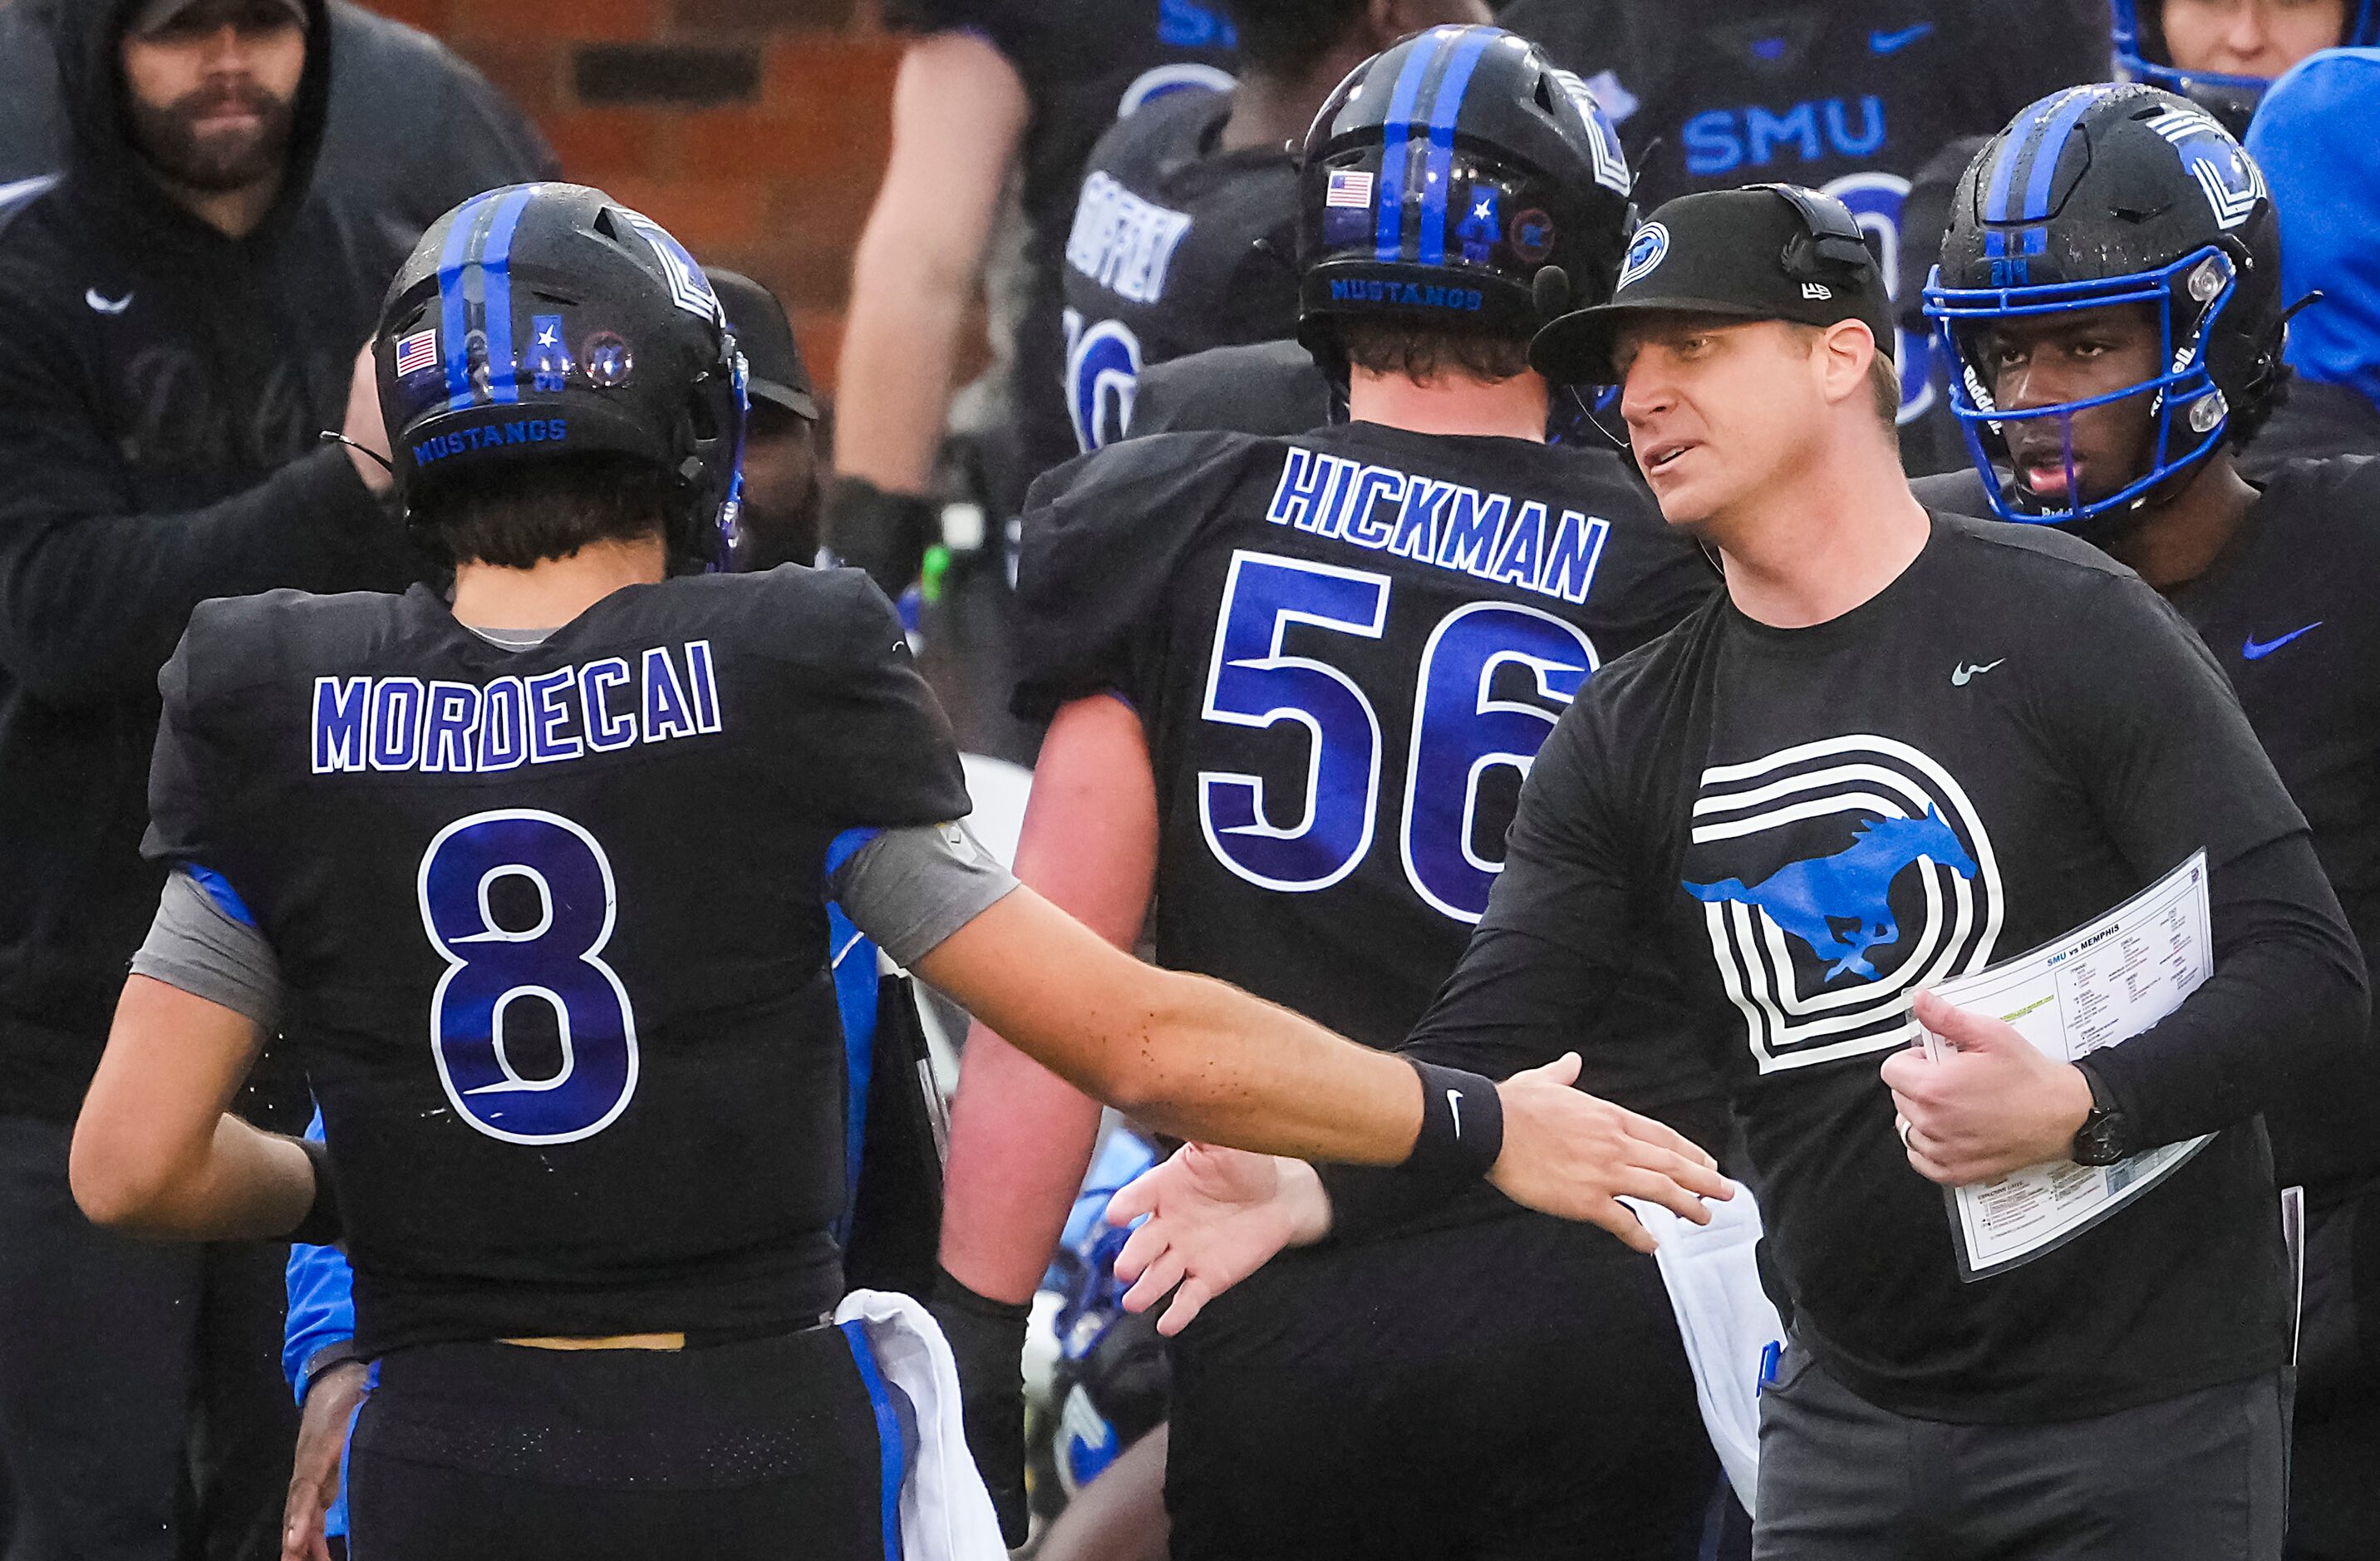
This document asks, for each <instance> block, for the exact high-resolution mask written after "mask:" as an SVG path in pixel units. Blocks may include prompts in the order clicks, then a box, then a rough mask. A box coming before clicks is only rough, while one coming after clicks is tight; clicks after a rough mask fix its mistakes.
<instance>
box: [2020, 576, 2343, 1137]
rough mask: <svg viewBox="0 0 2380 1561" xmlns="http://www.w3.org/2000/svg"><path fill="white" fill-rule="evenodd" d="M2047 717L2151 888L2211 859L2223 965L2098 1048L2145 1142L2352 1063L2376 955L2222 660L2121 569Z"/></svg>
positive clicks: (2213, 1125) (2197, 1127) (2263, 1103)
mask: <svg viewBox="0 0 2380 1561" xmlns="http://www.w3.org/2000/svg"><path fill="white" fill-rule="evenodd" d="M2098 595H2099V598H2100V600H2099V601H2098V602H2097V603H2096V604H2095V611H2094V613H2093V615H2092V621H2093V626H2094V635H2093V639H2092V642H2091V643H2090V644H2088V645H2087V646H2082V647H2078V648H2077V649H2078V650H2079V651H2080V652H2082V653H2080V654H2076V655H2072V656H2068V657H2062V658H2059V665H2061V666H2063V667H2066V668H2068V669H2069V670H2068V671H2067V672H2066V673H2065V674H2064V675H2063V677H2062V678H2061V680H2060V681H2059V682H2058V683H2057V684H2056V685H2054V686H2053V688H2052V689H2051V690H2050V691H2049V697H2050V698H2051V700H2052V701H2053V703H2054V708H2053V709H2052V710H2051V711H2049V712H2047V714H2048V715H2049V717H2050V719H2051V721H2052V722H2053V724H2054V726H2056V727H2057V728H2058V729H2061V730H2062V738H2061V740H2062V742H2063V743H2064V744H2066V745H2068V746H2069V749H2070V751H2071V752H2073V753H2074V754H2076V755H2077V760H2076V763H2077V775H2078V778H2079V779H2080V780H2081V781H2082V782H2083V786H2084V787H2085V788H2086V789H2087V790H2088V792H2089V794H2090V796H2091V799H2092V802H2093V805H2094V806H2095V808H2096V809H2097V811H2098V812H2099V814H2100V816H2101V818H2102V819H2103V820H2104V821H2105V823H2106V824H2107V831H2108V834H2109V835H2111V836H2112V837H2113V838H2114V840H2115V841H2116V843H2117V846H2118V848H2119V849H2120V850H2122V851H2123V853H2124V855H2125V857H2126V859H2127V860H2129V861H2131V864H2132V865H2133V867H2134V868H2135V870H2137V871H2138V872H2140V874H2141V875H2142V877H2143V879H2144V880H2145V879H2147V878H2149V877H2151V876H2154V875H2155V874H2159V873H2163V872H2168V871H2169V870H2170V869H2171V868H2172V867H2173V866H2174V865H2175V864H2176V863H2178V862H2180V861H2181V860H2184V859H2186V858H2187V857H2188V856H2189V855H2190V853H2191V852H2192V851H2193V850H2196V849H2199V848H2204V849H2205V851H2206V860H2207V868H2208V880H2207V893H2208V896H2209V900H2210V908H2211V909H2212V911H2213V914H2214V927H2213V932H2214V939H2215V973H2214V974H2213V975H2212V976H2210V977H2209V978H2208V979H2207V981H2206V982H2205V984H2204V985H2203V986H2201V987H2200V988H2199V989H2198V990H2197V991H2196V992H2194V993H2192V994H2191V995H2190V997H2189V998H2188V999H2187V1000H2186V1001H2184V1002H2183V1004H2182V1005H2181V1006H2180V1007H2179V1008H2177V1009H2175V1010H2174V1012H2173V1013H2172V1014H2171V1015H2169V1016H2168V1017H2167V1018H2165V1019H2164V1020H2163V1021H2162V1022H2161V1023H2159V1024H2157V1025H2155V1026H2154V1027H2153V1028H2151V1029H2150V1030H2148V1031H2144V1032H2143V1033H2142V1034H2140V1035H2137V1036H2135V1037H2133V1038H2132V1039H2131V1040H2130V1041H2126V1042H2124V1043H2120V1044H2119V1045H2116V1046H2112V1047H2109V1048H2107V1049H2106V1050H2104V1051H2101V1052H2098V1053H2095V1054H2094V1055H2093V1057H2092V1063H2091V1066H2092V1070H2093V1071H2094V1072H2095V1073H2096V1074H2097V1075H2098V1076H2099V1078H2100V1079H2102V1080H2103V1081H2104V1082H2105V1083H2106V1084H2107V1086H2108V1088H2109V1089H2110V1090H2112V1091H2114V1093H2115V1095H2116V1098H2117V1100H2118V1102H2119V1104H2121V1105H2122V1106H2123V1108H2124V1109H2125V1111H2126V1113H2127V1114H2128V1115H2129V1116H2131V1121H2132V1125H2133V1128H2134V1129H2135V1131H2136V1132H2137V1133H2138V1135H2139V1141H2140V1143H2141V1144H2142V1146H2143V1147H2144V1148H2145V1147H2149V1146H2152V1145H2155V1144H2160V1143H2172V1142H2175V1141H2178V1140H2182V1139H2189V1138H2195V1137H2196V1136H2198V1135H2199V1134H2201V1133H2208V1132H2213V1131H2215V1130H2216V1129H2217V1128H2226V1127H2229V1126H2231V1125H2233V1124H2235V1123H2239V1122H2244V1121H2246V1120H2247V1119H2248V1118H2249V1117H2251V1116H2255V1115H2257V1114H2258V1113H2260V1112H2262V1111H2264V1110H2265V1109H2266V1108H2267V1107H2268V1106H2270V1105H2272V1104H2274V1103H2275V1102H2276V1101H2279V1100H2283V1099H2286V1098H2288V1097H2289V1091H2293V1090H2298V1089H2302V1088H2305V1087H2307V1086H2308V1085H2309V1084H2310V1083H2313V1082H2314V1081H2318V1080H2319V1079H2322V1078H2323V1077H2324V1076H2325V1074H2326V1073H2329V1072H2332V1071H2334V1070H2337V1069H2339V1068H2342V1067H2346V1066H2348V1065H2349V1064H2350V1063H2351V1062H2352V1061H2353V1059H2354V1055H2355V1054H2354V1048H2357V1047H2360V1046H2362V1045H2365V1044H2367V1043H2368V1042H2367V1040H2366V1036H2365V1005H2366V998H2365V991H2364V983H2365V974H2364V970H2363V957H2362V953H2361V951H2360V950H2359V949H2358V948H2357V946H2356V944H2355V940H2354V938H2353V936H2352V935H2351V934H2350V933H2349V931H2348V927H2347V919H2346V917H2345V915H2344V914H2343V913H2342V912H2341V911H2340V909H2339V907H2338V896H2337V895H2335V894H2334V893H2333V892H2332V890H2331V887H2330V883H2329V881H2328V880H2327V879H2326V878H2325V877H2324V876H2323V872H2322V868H2321V864H2320V863H2319V862H2318V861H2317V860H2316V859H2315V857H2314V852H2313V845H2312V843H2311V841H2310V840H2309V838H2308V836H2307V834H2306V825H2305V820H2304V818H2303V816H2302V815H2301V814H2300V813H2299V811H2298V810H2297V806H2296V804H2295V803H2293V802H2291V801H2290V800H2289V794H2288V792H2287V791H2286V790H2285V789H2284V788H2283V787H2282V785H2281V781H2280V777H2279V776H2278V775H2277V774H2274V772H2273V767H2272V763H2271V762H2270V761H2269V760H2267V759H2266V758H2265V751H2264V748H2263V746H2262V745H2261V744H2260V743H2258V742H2257V740H2256V736H2255V733H2254V731H2253V729H2252V728H2251V727H2250V726H2249V725H2248V720H2247V717H2246V716H2245V715H2243V714H2242V713H2240V705H2239V701H2238V700H2237V699H2235V698H2234V697H2233V695H2232V692H2231V687H2230V684H2229V683H2228V681H2227V680H2226V679H2225V677H2224V676H2223V672H2222V669H2221V668H2220V667H2219V666H2217V665H2216V663H2215V660H2214V658H2213V657H2212V656H2211V655H2210V654H2208V652H2207V651H2206V648H2205V646H2204V644H2203V643H2202V642H2201V641H2200V640H2199V639H2198V637H2197V636H2196V635H2195V634H2193V633H2192V632H2191V630H2190V628H2189V627H2188V626H2187V625H2185V624H2184V623H2183V622H2182V621H2181V619H2180V617H2179V616H2177V615H2176V614H2175V613H2174V611H2173V610H2172V608H2170V607H2169V606H2168V605H2167V604H2166V603H2165V602H2164V600H2163V599H2162V598H2160V597H2158V596H2157V595H2156V594H2155V592H2153V591H2150V590H2149V589H2148V588H2147V587H2146V586H2144V585H2143V584H2142V583H2141V582H2140V581H2139V580H2138V579H2134V578H2133V577H2132V576H2131V575H2130V574H2124V575H2120V576H2116V575H2110V576H2108V577H2107V578H2106V580H2105V582H2104V584H2103V586H2102V587H2101V589H2100V591H2099V592H2098Z"/></svg>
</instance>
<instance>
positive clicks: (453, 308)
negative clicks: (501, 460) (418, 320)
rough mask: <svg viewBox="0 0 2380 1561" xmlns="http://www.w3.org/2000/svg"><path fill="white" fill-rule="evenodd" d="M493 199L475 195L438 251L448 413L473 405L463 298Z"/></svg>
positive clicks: (457, 215) (468, 325) (466, 307)
mask: <svg viewBox="0 0 2380 1561" xmlns="http://www.w3.org/2000/svg"><path fill="white" fill-rule="evenodd" d="M489 200H490V197H489V196H486V195H475V196H473V197H471V199H469V200H468V201H464V202H463V205H462V208H461V209H460V210H459V211H457V212H456V213H455V223H454V226H451V227H449V228H448V229H447V230H446V243H445V246H444V247H443V249H441V250H439V251H438V302H439V319H438V326H439V330H440V331H441V333H442V335H443V346H444V347H445V348H446V409H447V410H448V411H450V412H452V411H455V410H458V409H461V408H464V407H468V406H469V405H470V404H471V357H470V354H469V353H468V351H466V350H465V348H464V344H465V342H467V341H468V339H469V337H470V334H471V322H470V314H469V305H468V300H467V299H465V298H464V297H463V261H464V257H465V256H467V255H468V254H469V253H470V252H471V235H472V233H473V232H474V231H475V230H476V229H477V228H478V227H479V226H480V213H481V212H482V211H484V210H485V209H486V207H487V204H488V201H489Z"/></svg>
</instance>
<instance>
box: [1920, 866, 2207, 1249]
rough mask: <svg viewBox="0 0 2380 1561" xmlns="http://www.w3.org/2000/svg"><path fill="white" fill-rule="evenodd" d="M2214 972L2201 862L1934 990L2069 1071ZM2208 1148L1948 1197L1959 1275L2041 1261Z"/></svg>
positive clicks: (2020, 1178) (2160, 1014)
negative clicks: (2004, 1026) (1999, 1023)
mask: <svg viewBox="0 0 2380 1561" xmlns="http://www.w3.org/2000/svg"><path fill="white" fill-rule="evenodd" d="M2214 969H2215V940H2214V936H2213V933H2212V932H2211V930H2210V927H2209V918H2208V913H2207V904H2206V853H2205V852H2204V851H2200V852H2197V853H2195V854H2194V855H2192V857H2191V859H2190V860H2188V861H2185V862H2183V863H2182V864H2181V865H2180V867H2177V868H2175V869H2174V870H2173V871H2172V872H2169V873H2168V874H2166V875H2165V876H2164V877H2163V878H2161V879H2159V880H2157V881H2156V882H2155V883H2154V884H2150V885H2149V886H2148V887H2147V888H2145V889H2143V890H2142V891H2141V892H2140V893H2139V894H2137V895H2135V896H2132V897H2131V899H2129V900H2127V901H2125V902H2124V903H2123V904H2122V905H2119V906H2118V907H2117V908H2116V909H2113V910H2111V911H2109V912H2107V914H2106V915H2105V916H2101V917H2098V918H2095V919H2094V920H2093V921H2089V922H2087V923H2085V924H2084V925H2083V926H2081V927H2078V928H2076V929H2075V930H2074V931H2073V932H2071V933H2068V934H2067V935H2066V936H2065V937H2062V938H2058V939H2056V940H2053V941H2052V942H2050V943H2046V944H2044V945H2042V946H2041V947H2039V948H2036V949H2034V950H2033V951H2032V952H2031V953H2029V954H2022V955H2019V956H2018V957H2015V958H2013V959H2010V960H2006V961H2003V962H2002V963H2000V964H1998V965H1995V966H1993V967H1991V969H1989V970H1978V971H1976V972H1975V973H1974V974H1973V975H1970V976H1961V977H1959V978H1957V979H1956V980H1953V981H1948V982H1943V983H1941V984H1940V985H1939V986H1937V987H1936V988H1935V989H1934V990H1935V991H1936V992H1937V993H1939V994H1941V995H1942V996H1943V997H1945V998H1947V999H1949V1001H1950V1002H1951V1003H1953V1004H1955V1005H1957V1006H1960V1007H1961V1008H1972V1009H1974V1010H1975V1011H1977V1012H1979V1013H1984V1014H1989V1015H1991V1016H1992V1017H1993V1018H1998V1019H2002V1020H2005V1021H2006V1022H2008V1023H2010V1024H2011V1025H2014V1026H2015V1027H2016V1030H2017V1033H2019V1034H2021V1035H2022V1036H2023V1037H2024V1038H2025V1039H2026V1040H2027V1041H2030V1042H2032V1043H2033V1044H2034V1045H2035V1046H2037V1047H2039V1048H2040V1049H2041V1050H2042V1051H2043V1052H2044V1053H2046V1054H2047V1055H2050V1056H2052V1057H2055V1058H2056V1059H2058V1061H2059V1062H2075V1061H2078V1060H2080V1059H2081V1058H2083V1057H2086V1056H2089V1055H2091V1054H2092V1053H2093V1052H2095V1051H2097V1050H2098V1049H2099V1048H2100V1047H2102V1046H2112V1045H2114V1044H2115V1043H2117V1042H2119V1041H2125V1040H2129V1039H2131V1037H2132V1036H2135V1035H2138V1034H2139V1033H2141V1031H2144V1030H2146V1029H2148V1028H2149V1027H2150V1026H2151V1025H2154V1024H2155V1023H2156V1022H2157V1021H2158V1020H2159V1019H2161V1018H2165V1017H2166V1015H2168V1014H2169V1013H2171V1012H2173V1010H2174V1009H2176V1008H2177V1007H2180V1006H2181V1000H2182V999H2183V998H2185V997H2187V996H2189V995H2190V994H2192V992H2195V991H2196V990H2198V985H2199V983H2200V982H2203V981H2204V980H2205V979H2206V978H2207V976H2208V975H2210V974H2211V973H2212V972H2213V971H2214ZM1924 1044H1925V1052H1926V1055H1928V1056H1931V1057H1937V1058H1939V1057H1942V1056H1946V1055H1949V1052H1950V1050H1951V1048H1950V1045H1949V1043H1948V1042H1946V1041H1944V1040H1942V1039H1941V1038H1940V1037H1939V1036H1937V1035H1935V1034H1933V1033H1932V1032H1931V1031H1927V1032H1925V1040H1924ZM2208 1136H2209V1137H2212V1135H2211V1134H2210V1135H2208ZM2206 1142H2207V1140H2206V1139H2204V1138H2198V1139H2192V1140H2190V1141H2189V1142H2187V1143H2169V1144H2166V1145H2163V1146H2161V1147H2159V1148H2156V1149H2152V1150H2146V1151H2143V1152H2141V1153H2139V1154H2135V1155H2133V1156H2131V1158H2130V1159H2127V1160H2120V1161H2118V1162H2117V1163H2116V1164H2115V1165H2075V1164H2074V1163H2073V1162H2072V1161H2070V1160H2052V1161H2047V1162H2045V1163H2044V1164H2042V1165H2028V1166H2026V1167H2025V1168H2024V1169H2022V1170H2021V1171H2015V1172H2011V1173H2010V1175H2008V1176H2005V1177H1998V1178H1997V1179H1995V1180H1992V1181H1987V1182H1978V1183H1976V1184H1975V1185H1973V1186H1972V1187H1961V1188H1955V1189H1949V1205H1950V1224H1951V1228H1952V1232H1953V1234H1954V1235H1955V1236H1956V1237H1957V1239H1958V1247H1959V1265H1960V1270H1961V1273H1962V1274H1964V1275H1965V1276H1966V1277H1967V1278H1968V1279H1971V1280H1973V1279H1980V1278H1983V1277H1984V1276H1985V1275H1987V1274H1997V1273H1999V1272H2000V1271H2002V1270H2004V1269H2009V1268H2013V1267H2015V1266H2016V1265H2017V1264H2019V1263H2022V1262H2025V1261H2027V1260H2028V1259H2030V1258H2034V1257H2037V1256H2039V1255H2040V1254H2041V1253H2043V1252H2046V1251H2047V1250H2049V1249H2050V1248H2052V1247H2055V1246H2058V1244H2059V1243H2061V1242H2064V1241H2066V1240H2069V1239H2070V1238H2073V1237H2074V1236H2076V1235H2079V1234H2080V1233H2081V1232H2083V1231H2084V1230H2087V1229H2089V1228H2090V1227H2091V1226H2094V1225H2096V1224H2097V1223H2098V1222H2099V1221H2101V1220H2103V1219H2106V1218H2107V1216H2108V1215H2110V1214H2112V1213H2115V1212H2116V1211H2117V1210H2119V1209H2120V1208H2122V1207H2123V1206H2124V1205H2125V1204H2126V1203H2129V1202H2131V1201H2132V1200H2133V1199H2135V1198H2138V1197H2139V1196H2140V1195H2141V1194H2142V1193H2143V1192H2145V1191H2147V1190H2148V1189H2150V1188H2152V1187H2154V1186H2155V1185H2156V1184H2157V1183H2158V1182H2159V1181H2161V1180H2163V1179H2164V1178H2165V1177H2168V1176H2169V1175H2171V1174H2172V1173H2173V1171H2174V1169H2175V1168H2176V1167H2177V1166H2179V1165H2181V1163H2182V1162H2183V1161H2185V1160H2188V1159H2189V1158H2190V1157H2191V1156H2192V1155H2193V1154H2195V1153H2197V1152H2198V1151H2199V1150H2200V1149H2201V1148H2202V1147H2204V1145H2205V1143H2206Z"/></svg>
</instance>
